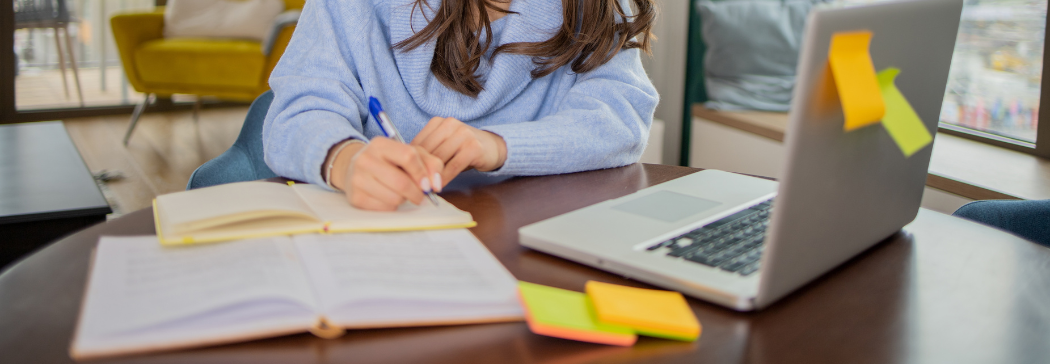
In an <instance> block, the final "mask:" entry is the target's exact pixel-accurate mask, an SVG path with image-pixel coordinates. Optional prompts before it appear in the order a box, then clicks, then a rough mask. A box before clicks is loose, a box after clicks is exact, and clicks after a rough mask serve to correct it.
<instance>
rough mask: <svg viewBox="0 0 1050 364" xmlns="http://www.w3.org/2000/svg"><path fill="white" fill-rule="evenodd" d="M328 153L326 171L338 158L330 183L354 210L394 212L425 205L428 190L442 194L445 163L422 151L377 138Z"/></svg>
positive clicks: (414, 147)
mask: <svg viewBox="0 0 1050 364" xmlns="http://www.w3.org/2000/svg"><path fill="white" fill-rule="evenodd" d="M336 152H338V154H336V155H332V153H336ZM328 153H329V154H328V158H326V159H325V162H326V163H325V168H327V166H328V163H329V162H333V158H334V162H333V163H334V164H333V165H332V171H331V175H330V176H329V178H331V179H332V180H331V181H330V182H331V184H332V186H335V187H336V188H338V189H340V190H342V191H343V192H344V193H346V199H347V201H349V202H350V204H351V205H353V206H354V207H357V208H360V209H365V210H377V211H393V210H395V209H397V206H398V205H401V204H402V203H403V202H405V201H406V200H407V201H411V202H412V203H414V204H416V205H419V204H421V203H423V199H424V198H425V196H424V195H423V192H424V190H425V191H431V190H433V191H436V192H441V171H442V169H444V167H445V166H444V163H442V162H441V159H438V158H437V157H435V156H433V155H431V154H430V153H428V152H427V151H426V150H424V149H423V148H421V147H418V146H412V145H407V144H402V143H399V142H397V141H394V140H391V139H388V138H383V137H376V138H374V139H372V141H371V142H369V143H368V144H363V143H351V144H349V145H347V146H345V147H343V148H342V149H339V144H336V146H334V147H332V149H331V150H329V152H328Z"/></svg>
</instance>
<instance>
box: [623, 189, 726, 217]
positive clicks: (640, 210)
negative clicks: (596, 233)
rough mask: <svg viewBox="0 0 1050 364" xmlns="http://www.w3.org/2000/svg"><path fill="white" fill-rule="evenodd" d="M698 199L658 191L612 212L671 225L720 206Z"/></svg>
mask: <svg viewBox="0 0 1050 364" xmlns="http://www.w3.org/2000/svg"><path fill="white" fill-rule="evenodd" d="M721 204H722V203H720V202H715V201H711V200H707V199H703V198H699V197H693V196H689V195H684V194H681V193H677V192H671V191H660V192H656V193H652V194H649V195H647V196H645V197H639V198H636V199H633V200H631V201H627V202H624V203H622V204H619V205H616V206H613V207H612V208H613V210H619V211H623V212H628V213H632V214H635V215H638V216H645V217H648V218H651V219H656V220H660V221H663V222H669V223H673V222H675V221H678V220H681V219H684V218H686V217H689V216H693V215H696V214H699V213H701V212H704V211H707V210H709V209H711V208H712V207H715V206H718V205H721Z"/></svg>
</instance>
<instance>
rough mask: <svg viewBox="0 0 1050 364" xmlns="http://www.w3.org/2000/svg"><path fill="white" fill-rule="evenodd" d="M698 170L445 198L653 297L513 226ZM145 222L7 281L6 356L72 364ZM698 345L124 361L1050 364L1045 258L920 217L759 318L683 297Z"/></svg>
mask: <svg viewBox="0 0 1050 364" xmlns="http://www.w3.org/2000/svg"><path fill="white" fill-rule="evenodd" d="M695 171H696V170H695V169H690V168H684V167H671V166H658V165H632V166H628V167H624V168H616V169H609V170H602V171H593V172H585V173H576V174H569V175H560V176H548V177H537V178H519V179H512V180H509V181H504V182H501V183H498V184H494V185H478V186H473V187H466V188H461V189H458V190H450V191H446V192H444V193H443V194H442V195H443V196H444V197H445V198H446V199H448V200H449V201H450V202H452V203H454V204H456V205H457V206H459V207H460V208H463V209H465V210H467V211H470V212H471V213H473V214H474V218H475V219H476V220H477V221H478V226H477V227H476V228H473V229H471V230H472V231H473V232H474V234H475V235H477V236H478V238H480V239H481V241H483V242H484V243H485V245H486V246H487V247H488V248H489V249H490V250H491V251H492V252H493V254H495V256H496V257H497V258H499V260H500V261H501V262H502V263H503V264H504V265H505V266H506V267H507V268H508V269H509V270H510V271H511V272H512V273H513V274H514V276H515V277H517V278H518V279H521V280H525V281H530V282H536V283H540V284H546V285H552V286H556V287H561V288H567V289H573V290H577V291H582V290H583V285H584V282H586V281H587V280H589V279H594V280H601V281H605V282H612V283H618V284H626V285H632V286H640V287H647V285H645V284H641V283H638V282H635V281H630V280H626V279H623V278H621V277H618V276H615V275H612V274H608V273H605V272H602V271H598V270H594V269H591V268H588V267H585V266H581V265H578V264H575V263H571V262H569V261H566V260H562V259H559V258H556V257H553V256H549V255H545V254H542V253H538V252H535V251H532V250H528V249H525V248H523V247H521V246H520V245H518V243H517V241H518V239H517V237H518V234H517V230H518V228H519V227H520V226H522V225H525V224H529V223H532V222H535V221H539V220H542V219H544V218H547V217H551V216H554V215H557V214H560V213H563V212H567V211H571V210H573V209H577V208H580V207H583V206H587V205H590V204H593V203H596V202H599V201H603V200H606V199H610V198H615V197H619V196H623V195H626V194H629V193H631V192H634V191H636V190H638V189H640V188H643V187H646V186H650V185H654V184H658V183H661V182H664V181H667V180H670V179H673V178H677V177H680V176H683V175H686V174H689V173H692V172H695ZM152 233H153V224H152V214H151V211H150V210H140V211H136V212H133V213H131V214H128V215H126V216H124V217H121V218H119V219H115V220H112V221H109V222H107V223H105V224H101V225H97V226H94V227H92V228H90V229H88V230H85V231H82V232H80V233H77V234H75V235H73V236H70V237H68V238H66V239H63V240H61V241H59V242H57V243H55V244H52V245H51V246H49V247H47V248H45V249H43V250H41V251H39V252H37V253H36V254H34V255H32V256H30V257H29V258H27V259H25V260H23V261H21V262H19V263H18V264H17V265H15V266H14V267H12V269H11V270H9V271H7V272H4V273H3V274H2V275H0V328H3V329H2V330H0V358H2V359H0V360H2V361H4V362H11V363H65V362H69V361H70V359H69V357H68V348H69V344H70V339H71V335H72V332H73V326H74V324H75V322H76V320H77V315H78V310H79V308H80V300H81V296H82V294H83V292H84V283H85V281H86V273H87V269H88V262H89V260H90V253H91V250H92V248H93V247H94V246H95V244H96V243H97V239H98V236H99V235H104V234H109V235H134V234H152ZM690 304H691V305H692V307H693V309H694V311H695V312H696V314H697V316H698V317H699V319H700V321H701V323H702V324H703V334H702V336H701V337H700V339H699V340H698V341H697V342H694V343H682V342H676V341H670V340H660V339H652V338H641V339H640V340H639V342H638V344H637V345H635V346H634V347H631V348H620V347H609V346H602V345H595V344H587V343H579V342H574V341H568V340H560V339H554V338H549V337H544V336H539V335H533V334H532V333H530V332H529V331H528V329H527V328H526V326H525V324H524V323H505V324H488V325H472V326H454V327H437V328H401V329H384V330H359V331H351V332H349V333H348V334H347V335H346V336H344V337H341V338H339V339H335V340H322V339H318V338H315V337H313V336H310V335H305V334H304V335H294V336H287V337H281V338H275V339H268V340H259V341H253V342H247V343H240V344H233V345H226V346H219V347H212V348H205V349H199V350H189V351H180V352H168V353H160V354H156V355H148V356H136V357H127V358H122V359H116V360H112V362H146V363H196V362H200V363H231V362H239V363H313V362H330V363H335V362H354V363H423V362H427V363H585V362H594V361H601V362H645V363H662V362H677V363H705V362H715V363H738V362H750V363H774V362H776V363H813V362H828V363H886V362H920V363H967V362H975V363H1016V362H1026V363H1029V362H1031V363H1034V362H1044V363H1045V362H1048V361H1050V345H1047V342H1050V249H1047V248H1044V247H1041V246H1038V245H1035V244H1031V243H1028V242H1026V241H1024V240H1021V239H1019V238H1015V237H1013V236H1011V235H1008V234H1005V233H1001V232H998V231H996V230H993V229H990V228H985V227H982V226H979V225H976V224H973V223H969V222H966V221H964V220H960V219H956V218H953V217H950V216H946V215H942V214H938V213H935V212H930V211H925V210H924V211H921V212H920V214H919V217H918V218H917V219H916V221H915V222H913V223H912V224H911V225H909V226H908V227H907V228H906V229H905V231H904V232H902V233H900V234H897V235H895V236H893V237H892V238H890V239H888V241H886V242H884V243H882V244H880V245H877V246H876V247H874V248H872V249H871V250H870V251H868V252H866V253H864V254H862V255H861V256H859V257H857V258H856V259H854V260H853V261H851V262H849V263H847V264H845V265H844V266H842V267H840V268H838V269H836V270H835V271H833V272H832V273H830V274H828V275H827V276H825V277H823V278H820V279H818V280H817V281H815V282H813V283H812V284H810V285H809V286H807V287H804V288H802V289H801V290H800V291H798V292H796V293H794V294H792V295H790V296H788V297H786V298H785V299H783V300H782V301H780V302H778V303H777V304H775V305H773V306H772V307H770V308H769V309H767V310H765V311H762V312H758V313H750V314H744V313H737V312H733V311H729V310H726V309H723V308H720V307H717V306H713V305H709V304H706V303H704V302H701V301H697V300H690Z"/></svg>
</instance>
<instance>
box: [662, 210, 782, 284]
mask: <svg viewBox="0 0 1050 364" xmlns="http://www.w3.org/2000/svg"><path fill="white" fill-rule="evenodd" d="M772 204H773V199H769V200H766V201H763V202H762V203H759V204H757V205H754V206H751V207H750V208H747V209H745V210H743V211H740V212H737V213H735V214H732V215H729V216H726V217H724V218H722V219H721V220H718V221H715V222H712V223H710V224H707V225H705V226H704V227H701V228H699V229H696V230H693V231H690V232H688V233H685V234H682V235H680V236H678V237H675V238H672V239H670V240H667V241H664V242H661V243H658V244H656V245H653V246H651V247H649V248H648V249H646V250H648V251H650V252H654V253H662V254H666V255H667V256H670V257H674V258H682V259H684V260H687V261H690V262H694V263H698V264H703V265H706V266H710V267H718V268H719V269H721V270H724V271H727V272H734V273H737V274H740V275H744V276H746V275H750V274H752V273H754V272H756V271H758V265H759V258H761V257H762V250H764V249H765V247H764V246H763V242H764V241H765V239H766V227H767V226H769V211H770V210H771V209H772V207H773V205H772Z"/></svg>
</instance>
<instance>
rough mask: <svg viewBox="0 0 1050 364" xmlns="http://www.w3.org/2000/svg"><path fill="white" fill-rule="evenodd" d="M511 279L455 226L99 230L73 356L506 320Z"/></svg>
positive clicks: (513, 297) (513, 310) (510, 313)
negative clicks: (235, 235)
mask: <svg viewBox="0 0 1050 364" xmlns="http://www.w3.org/2000/svg"><path fill="white" fill-rule="evenodd" d="M516 292H517V281H516V280H515V279H514V277H513V276H511V274H510V273H509V272H508V271H507V270H506V269H505V268H504V267H503V266H502V265H500V263H499V261H497V260H496V259H495V257H493V256H492V254H490V253H489V252H488V250H487V249H485V247H484V246H483V245H482V244H481V242H479V241H478V240H477V238H475V237H474V235H472V234H471V233H470V232H468V231H467V230H464V229H454V230H432V231H419V232H402V233H384V234H377V233H352V234H338V235H319V234H309V235H297V236H294V237H286V236H280V237H270V238H262V239H253V240H241V241H235V242H229V243H223V244H204V245H191V246H167V247H166V246H161V245H159V244H156V241H155V240H154V238H153V237H152V236H141V237H102V238H101V239H100V241H99V244H98V248H97V249H96V251H95V257H94V261H93V264H92V268H91V276H90V279H89V282H88V286H87V290H86V293H85V296H84V303H83V306H82V307H81V313H80V320H79V323H78V325H77V329H76V333H75V335H74V338H73V343H72V347H71V349H70V352H71V355H72V356H73V358H75V359H86V358H93V357H100V356H111V355H121V354H130V353H141V352H150V351H157V350H168V349H177V348H189V347H198V346H207V345H216V344H222V343H230V342H238V341H246V340H251V339H258V338H267V337H274V336H280V335H285V334H293V333H301V332H312V333H314V334H315V335H318V336H321V337H334V336H338V335H340V334H341V333H342V329H348V328H374V327H396V326H423V325H449V324H464V323H480V322H497V321H514V320H520V319H521V318H522V317H523V312H522V310H521V306H520V305H519V303H518V298H517V293H516Z"/></svg>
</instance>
